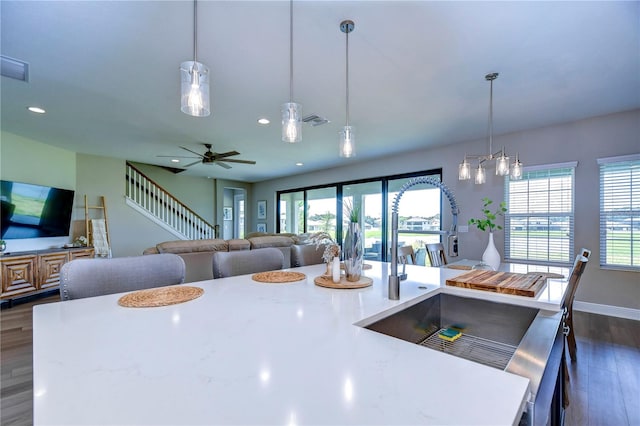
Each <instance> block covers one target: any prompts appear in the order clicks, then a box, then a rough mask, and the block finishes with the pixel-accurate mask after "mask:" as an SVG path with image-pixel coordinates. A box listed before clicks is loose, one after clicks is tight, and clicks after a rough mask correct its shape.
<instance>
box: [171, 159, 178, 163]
mask: <svg viewBox="0 0 640 426" xmlns="http://www.w3.org/2000/svg"><path fill="white" fill-rule="evenodd" d="M171 162H172V163H179V162H180V160H178V159H177V158H172V159H171Z"/></svg>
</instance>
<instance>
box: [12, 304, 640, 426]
mask: <svg viewBox="0 0 640 426" xmlns="http://www.w3.org/2000/svg"><path fill="white" fill-rule="evenodd" d="M59 300H60V299H59V296H57V295H56V296H49V297H46V298H41V299H37V300H32V301H29V302H26V303H21V304H16V305H14V306H13V307H12V308H9V309H3V310H2V311H1V313H0V332H1V339H0V357H1V359H2V364H1V367H0V381H1V386H0V388H1V391H0V395H1V401H0V424H2V426H10V425H31V424H33V396H32V394H33V383H32V382H33V370H32V354H33V351H32V329H33V328H32V318H31V310H32V308H33V306H34V305H35V304H40V303H51V302H57V301H59ZM573 321H574V326H575V332H576V338H577V343H578V360H577V361H576V362H574V363H571V361H569V362H568V365H569V375H570V383H569V397H570V401H571V403H570V405H569V407H568V408H567V411H566V415H565V424H566V425H569V426H600V425H602V426H624V425H629V426H640V321H633V320H626V319H621V318H615V317H607V316H602V315H595V314H587V313H583V312H574V319H573Z"/></svg>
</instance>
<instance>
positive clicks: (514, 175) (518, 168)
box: [511, 154, 522, 180]
mask: <svg viewBox="0 0 640 426" xmlns="http://www.w3.org/2000/svg"><path fill="white" fill-rule="evenodd" d="M511 179H513V180H520V179H522V163H521V162H520V160H519V159H518V155H517V154H516V161H514V162H513V164H512V165H511Z"/></svg>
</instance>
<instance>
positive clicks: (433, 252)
mask: <svg viewBox="0 0 640 426" xmlns="http://www.w3.org/2000/svg"><path fill="white" fill-rule="evenodd" d="M425 246H426V248H427V257H429V263H431V266H435V267H440V266H444V265H446V264H447V263H448V262H447V256H445V254H444V245H443V244H442V243H429V244H426V245H425Z"/></svg>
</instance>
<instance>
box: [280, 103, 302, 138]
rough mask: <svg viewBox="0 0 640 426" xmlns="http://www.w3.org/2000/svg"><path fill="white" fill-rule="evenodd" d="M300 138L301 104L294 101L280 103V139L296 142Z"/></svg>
mask: <svg viewBox="0 0 640 426" xmlns="http://www.w3.org/2000/svg"><path fill="white" fill-rule="evenodd" d="M301 140H302V105H300V104H297V103H295V102H287V103H284V104H282V141H283V142H288V143H297V142H300V141H301Z"/></svg>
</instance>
